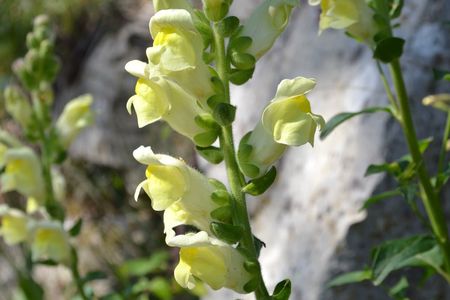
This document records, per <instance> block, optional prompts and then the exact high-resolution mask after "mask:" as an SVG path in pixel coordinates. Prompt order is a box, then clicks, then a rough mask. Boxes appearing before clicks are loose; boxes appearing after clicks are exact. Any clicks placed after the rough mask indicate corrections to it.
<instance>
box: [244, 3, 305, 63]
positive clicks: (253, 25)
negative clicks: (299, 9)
mask: <svg viewBox="0 0 450 300" xmlns="http://www.w3.org/2000/svg"><path fill="white" fill-rule="evenodd" d="M297 5H298V0H265V1H264V2H263V3H261V4H260V5H259V6H258V7H257V8H256V9H255V11H254V12H253V13H252V14H251V16H250V17H249V19H248V20H246V21H245V22H244V24H243V25H244V27H243V29H242V31H241V32H240V34H239V35H241V36H248V37H250V38H251V39H252V44H251V46H250V48H249V49H248V50H247V52H248V53H250V54H252V55H253V56H254V57H255V58H256V59H259V58H260V57H261V56H263V55H264V53H266V52H267V51H269V49H270V48H271V47H272V45H273V44H274V43H275V41H276V39H277V38H278V36H279V35H280V34H281V33H282V32H283V31H284V29H285V28H286V26H287V24H288V23H289V18H290V15H291V11H292V9H293V8H294V7H295V6H297Z"/></svg>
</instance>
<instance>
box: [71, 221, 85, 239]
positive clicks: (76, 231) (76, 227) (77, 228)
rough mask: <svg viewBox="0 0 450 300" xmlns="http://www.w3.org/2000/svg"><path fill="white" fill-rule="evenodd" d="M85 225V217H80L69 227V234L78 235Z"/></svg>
mask: <svg viewBox="0 0 450 300" xmlns="http://www.w3.org/2000/svg"><path fill="white" fill-rule="evenodd" d="M82 226H83V219H81V218H79V219H78V221H77V222H76V223H75V224H74V225H73V226H72V228H70V229H69V235H70V236H72V237H75V236H78V235H79V234H80V232H81V227H82Z"/></svg>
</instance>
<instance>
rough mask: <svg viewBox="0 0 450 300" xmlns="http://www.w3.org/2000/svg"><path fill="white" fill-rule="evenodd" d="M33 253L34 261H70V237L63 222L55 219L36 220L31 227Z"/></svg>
mask: <svg viewBox="0 0 450 300" xmlns="http://www.w3.org/2000/svg"><path fill="white" fill-rule="evenodd" d="M30 235H31V253H32V258H33V260H34V261H36V260H46V259H51V260H54V261H56V262H60V263H69V261H70V244H69V237H68V235H67V233H66V232H65V231H64V229H63V227H62V224H61V223H59V222H54V221H40V222H36V223H35V224H34V225H33V226H32V228H31V234H30Z"/></svg>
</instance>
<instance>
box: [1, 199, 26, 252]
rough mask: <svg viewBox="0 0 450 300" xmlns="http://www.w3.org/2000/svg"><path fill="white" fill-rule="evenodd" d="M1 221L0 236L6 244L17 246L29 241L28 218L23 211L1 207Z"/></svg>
mask: <svg viewBox="0 0 450 300" xmlns="http://www.w3.org/2000/svg"><path fill="white" fill-rule="evenodd" d="M0 219H1V227H0V235H2V236H3V239H4V240H5V243H6V244H8V245H15V244H18V243H20V242H23V241H26V240H27V238H28V217H27V216H26V215H25V214H24V213H23V212H22V211H20V210H18V209H15V208H10V207H8V206H6V205H1V206H0Z"/></svg>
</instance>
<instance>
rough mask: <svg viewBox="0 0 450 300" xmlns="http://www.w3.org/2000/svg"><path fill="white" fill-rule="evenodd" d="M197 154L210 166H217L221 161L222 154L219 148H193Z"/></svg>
mask: <svg viewBox="0 0 450 300" xmlns="http://www.w3.org/2000/svg"><path fill="white" fill-rule="evenodd" d="M195 148H196V149H197V152H198V153H199V154H200V155H201V156H202V157H203V158H204V159H206V160H207V161H209V162H210V163H212V164H218V163H220V162H222V160H223V152H222V150H221V149H220V148H217V147H214V146H209V147H199V146H196V147H195Z"/></svg>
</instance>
